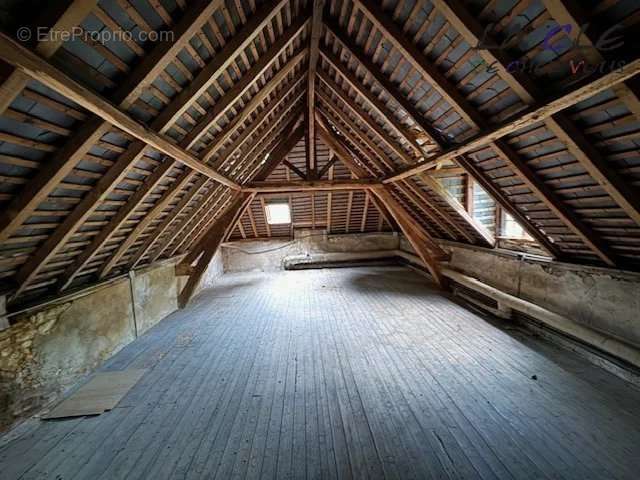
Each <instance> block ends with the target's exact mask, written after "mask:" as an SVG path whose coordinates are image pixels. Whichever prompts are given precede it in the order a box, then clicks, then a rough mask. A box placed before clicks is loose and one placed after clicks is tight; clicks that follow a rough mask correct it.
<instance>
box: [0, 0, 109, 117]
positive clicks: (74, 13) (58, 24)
mask: <svg viewBox="0 0 640 480" xmlns="http://www.w3.org/2000/svg"><path fill="white" fill-rule="evenodd" d="M56 3H57V4H56V5H55V7H56V9H57V10H58V11H57V12H52V11H47V12H46V14H47V17H48V18H46V21H48V22H50V25H41V26H39V27H40V28H39V30H38V31H41V30H42V27H44V28H47V29H48V31H50V32H55V35H47V36H46V37H45V38H44V39H43V40H41V41H39V42H38V43H37V44H36V46H35V48H34V49H35V51H36V52H37V53H38V55H40V56H42V57H43V58H51V57H52V56H53V55H54V54H55V53H56V52H57V51H58V49H59V48H60V47H61V46H62V39H63V38H65V34H70V33H71V31H72V29H73V28H74V27H75V26H77V25H79V24H80V23H81V22H82V21H83V20H84V19H85V18H86V17H87V15H89V13H91V11H92V10H93V9H94V8H95V7H96V5H97V4H98V0H65V1H64V2H56ZM51 7H52V5H49V6H48V8H49V10H51ZM45 10H46V9H45ZM43 13H44V12H43ZM52 20H53V21H52ZM29 80H30V77H29V76H27V75H25V74H24V73H22V72H21V71H20V70H13V71H12V72H11V73H10V74H9V75H8V76H7V78H6V79H5V80H4V82H2V85H0V114H2V113H4V112H5V111H6V110H7V108H9V105H11V103H12V102H13V101H14V100H15V99H16V98H17V97H18V95H20V93H21V92H22V91H23V90H24V89H25V88H26V86H27V84H28V83H29Z"/></svg>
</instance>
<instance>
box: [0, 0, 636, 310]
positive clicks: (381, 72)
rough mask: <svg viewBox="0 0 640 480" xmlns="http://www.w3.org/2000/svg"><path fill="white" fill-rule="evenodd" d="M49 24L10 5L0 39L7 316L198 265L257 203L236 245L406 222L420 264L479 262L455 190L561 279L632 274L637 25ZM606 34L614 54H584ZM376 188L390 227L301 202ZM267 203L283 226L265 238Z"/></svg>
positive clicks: (358, 13) (194, 10)
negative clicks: (466, 250) (212, 235)
mask: <svg viewBox="0 0 640 480" xmlns="http://www.w3.org/2000/svg"><path fill="white" fill-rule="evenodd" d="M50 3H51V5H50V9H51V11H50V12H44V14H43V20H41V21H39V25H44V26H48V27H51V28H52V30H54V31H55V30H67V31H73V32H74V35H73V36H72V38H66V39H65V40H64V41H57V42H46V41H41V42H38V41H37V39H34V38H32V39H30V40H29V41H23V40H24V39H23V38H20V39H16V35H18V33H17V32H18V29H17V27H18V26H20V25H23V23H21V17H25V16H27V17H28V15H26V12H24V11H23V10H22V9H21V6H20V5H21V4H20V3H19V2H15V4H14V5H12V4H11V2H9V3H8V7H7V8H8V9H9V10H11V15H8V16H7V17H6V18H7V20H6V22H5V23H6V25H5V27H4V28H5V32H6V34H5V35H4V36H3V37H2V38H1V39H0V58H2V59H3V60H4V61H5V64H4V68H3V74H4V79H3V89H2V91H1V92H0V109H1V111H2V112H3V113H2V116H1V117H0V182H1V184H0V207H1V213H0V255H1V257H0V279H1V281H2V284H3V291H5V292H8V293H9V294H10V298H11V300H12V301H13V302H20V301H22V300H23V299H28V298H33V297H36V296H42V295H51V294H60V293H64V292H66V291H69V290H71V289H73V288H77V287H81V286H83V285H86V284H89V283H92V282H96V281H98V280H102V279H106V278H111V277H113V276H116V275H119V274H122V273H126V272H127V271H128V270H130V269H132V268H134V267H137V266H141V265H145V264H149V263H153V262H155V261H158V260H161V259H166V258H172V257H175V256H177V255H181V254H184V253H187V252H190V251H191V250H192V248H193V247H194V245H197V244H198V242H199V241H200V240H201V239H202V238H203V237H204V236H206V235H207V232H208V231H209V229H210V228H212V226H213V225H215V224H216V221H218V219H220V218H221V217H222V216H223V214H224V212H225V211H226V209H227V208H228V207H229V206H230V205H231V204H233V202H234V201H235V199H236V198H237V196H238V194H239V192H240V191H241V190H242V189H246V188H258V184H259V185H262V186H264V184H268V183H272V184H275V183H278V184H286V183H290V184H291V188H290V191H289V192H286V193H277V194H266V193H265V194H258V195H257V196H256V197H255V198H253V200H252V202H251V203H249V204H247V206H246V210H245V211H244V213H243V214H242V215H241V216H240V217H239V221H238V223H237V224H236V226H235V228H232V230H231V233H230V238H231V239H241V238H256V237H257V238H261V237H265V236H267V237H269V236H289V235H291V228H295V227H296V226H300V227H302V226H304V227H311V228H326V229H328V230H329V231H331V232H334V233H341V232H369V231H385V230H398V229H399V228H400V229H402V222H400V224H399V223H397V222H396V220H394V218H392V217H393V216H394V215H393V214H394V213H395V212H396V207H397V208H400V209H402V211H403V212H405V213H406V217H403V218H404V220H405V221H410V223H412V224H414V225H415V227H414V228H416V229H417V231H418V232H419V236H420V238H422V239H423V240H425V241H426V240H427V239H446V240H450V241H455V242H463V243H469V244H475V245H481V246H487V247H491V246H493V245H494V238H493V237H492V235H491V234H490V233H489V232H487V231H486V230H485V229H484V228H483V227H482V226H481V225H479V224H478V222H476V221H475V220H474V219H473V218H472V217H471V216H470V215H469V213H468V211H467V210H466V209H465V207H464V206H463V205H461V204H460V202H458V201H457V200H456V199H455V198H453V196H452V195H451V194H450V193H449V192H448V191H447V190H445V189H444V188H443V187H442V184H441V183H440V181H439V180H438V177H437V175H436V173H437V172H438V171H440V170H439V169H442V168H447V167H456V168H458V167H461V168H462V169H463V172H464V173H463V175H464V176H465V177H469V178H473V179H474V180H475V182H477V183H478V184H479V185H480V186H482V187H483V188H484V189H485V190H486V191H487V193H489V195H491V196H492V197H493V198H494V199H495V201H496V203H497V204H498V205H499V206H500V207H501V208H502V209H504V211H505V212H508V213H510V214H511V215H512V216H513V217H514V218H515V219H516V220H517V221H518V222H520V224H521V225H522V226H523V227H524V228H525V229H526V230H527V231H528V232H529V234H530V235H531V236H532V237H533V238H534V239H535V240H536V241H537V242H538V243H539V245H540V246H541V247H542V248H544V249H546V250H547V251H548V252H549V254H551V255H552V256H553V257H555V258H556V259H558V260H563V261H568V262H576V263H587V264H594V265H603V266H610V267H615V268H621V269H631V270H637V269H638V268H639V265H640V201H639V192H638V185H639V184H640V156H639V153H638V146H639V143H638V141H639V140H638V138H639V137H638V135H639V134H640V124H639V123H638V115H640V102H639V101H638V92H639V91H640V90H639V88H638V84H637V83H638V82H637V80H636V78H635V77H634V75H635V73H636V72H637V71H638V61H637V59H636V58H635V57H634V55H637V52H638V51H640V50H638V49H637V48H636V49H634V48H633V44H632V42H633V40H632V39H633V38H635V37H633V35H631V32H632V31H633V28H634V26H635V25H636V23H637V22H638V20H639V19H640V13H639V12H640V6H634V5H632V4H633V2H621V1H620V2H618V1H606V2H605V1H602V2H588V5H586V4H585V5H581V6H576V5H574V3H575V2H569V1H558V0H544V1H542V2H539V1H530V0H520V1H513V2H496V1H493V0H488V1H487V0H468V1H462V0H455V1H446V2H445V1H442V0H433V1H431V2H430V1H419V0H418V1H416V0H407V1H383V2H360V1H355V2H354V1H350V0H328V1H326V2H324V1H317V0H314V1H303V0H280V1H265V2H259V1H241V0H226V1H222V0H213V1H199V0H192V1H187V0H177V1H176V2H175V3H173V2H151V1H148V0H137V1H135V2H134V1H130V0H109V1H106V0H104V1H93V2H92V1H79V0H77V1H70V0H68V1H60V2H50ZM12 22H13V23H12ZM29 22H32V20H31V19H29ZM584 23H590V25H592V27H591V28H590V29H588V30H587V32H586V33H585V34H584V35H582V36H581V37H580V42H582V43H581V44H582V45H586V47H585V48H575V47H574V45H573V44H572V40H575V38H577V35H578V32H579V25H582V24H584ZM613 25H620V28H619V29H617V30H616V31H618V32H620V33H621V36H622V38H623V39H624V41H623V42H621V43H622V45H621V46H619V48H616V49H613V50H607V51H600V50H598V49H596V48H594V47H593V44H595V43H596V42H597V39H598V35H599V34H600V33H601V32H602V31H603V30H605V29H606V28H608V27H610V26H613ZM74 26H79V27H80V28H73V27H74ZM72 28H73V30H72ZM87 32H89V33H91V32H93V35H88V34H86V33H87ZM96 32H98V33H100V35H97V34H96ZM161 34H163V35H161ZM149 38H152V39H154V38H156V39H157V40H156V41H151V40H148V39H149ZM481 42H482V43H481ZM489 42H491V44H492V45H493V48H491V49H487V48H485V47H486V44H487V43H489ZM497 46H499V48H498V47H497ZM476 47H478V48H476ZM514 62H515V63H514ZM589 66H602V68H599V69H596V70H595V71H594V72H591V71H590V70H589V69H588V67H589ZM554 102H555V103H554ZM367 179H369V180H371V181H374V182H384V186H382V187H377V188H382V189H384V191H385V192H386V194H385V195H387V194H388V196H386V197H385V198H386V199H387V201H390V202H393V204H394V205H395V207H394V208H391V209H388V208H387V207H386V206H385V205H383V204H381V203H384V202H382V200H381V199H380V197H379V196H378V195H375V194H374V193H372V191H370V190H369V189H368V188H361V189H351V190H349V191H342V190H335V191H328V190H327V189H325V190H322V189H320V188H317V189H315V190H305V191H303V190H301V189H298V188H297V187H296V185H303V184H305V182H306V183H307V186H309V185H308V184H309V182H311V183H313V182H315V184H316V186H317V185H319V184H320V183H322V184H324V185H325V186H328V185H330V184H331V182H347V183H348V182H349V181H350V180H354V181H355V180H367ZM256 182H257V183H256ZM356 187H357V185H356ZM301 188H302V187H301ZM336 188H337V187H336ZM352 188H354V187H353V186H352ZM276 197H278V198H280V199H285V200H286V201H288V202H290V204H291V206H292V212H293V217H294V218H293V224H294V225H293V226H287V227H282V226H273V227H270V226H269V225H267V223H266V220H265V218H264V202H265V201H268V199H269V198H276ZM405 213H403V215H404V214H405ZM405 233H406V232H405Z"/></svg>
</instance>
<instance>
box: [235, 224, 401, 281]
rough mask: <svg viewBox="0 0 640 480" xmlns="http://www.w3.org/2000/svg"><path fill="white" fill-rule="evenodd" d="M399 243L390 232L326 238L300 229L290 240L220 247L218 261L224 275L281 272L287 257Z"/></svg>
mask: <svg viewBox="0 0 640 480" xmlns="http://www.w3.org/2000/svg"><path fill="white" fill-rule="evenodd" d="M399 244H400V239H399V236H398V235H396V234H393V233H374V234H358V235H349V234H347V235H327V234H326V233H324V232H319V231H315V232H312V231H310V230H301V231H296V238H295V240H294V241H290V240H267V241H263V240H261V241H244V242H237V243H235V244H234V245H232V246H224V247H223V248H222V259H223V265H224V271H225V272H251V271H259V272H268V271H276V270H283V269H284V263H285V261H286V259H287V258H291V257H313V256H314V254H325V253H359V252H377V251H384V250H389V251H393V250H396V249H397V248H398V247H399ZM258 252H264V253H258Z"/></svg>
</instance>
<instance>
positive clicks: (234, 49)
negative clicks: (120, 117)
mask: <svg viewBox="0 0 640 480" xmlns="http://www.w3.org/2000/svg"><path fill="white" fill-rule="evenodd" d="M272 15H273V13H272V12H271V11H268V12H267V11H266V10H263V13H262V14H261V15H258V17H257V18H256V19H257V20H258V21H259V22H258V23H259V24H260V23H262V22H264V20H265V19H268V18H271V16H272ZM303 26H304V21H299V22H297V23H294V24H293V26H292V27H291V28H290V29H289V30H287V31H285V33H284V34H283V36H282V37H281V38H280V39H279V40H278V41H277V42H276V43H275V44H274V46H273V47H272V48H271V49H270V50H269V51H268V52H267V53H268V54H274V55H276V54H280V53H281V52H282V50H283V49H284V48H285V47H286V46H287V45H289V42H290V41H291V40H292V38H294V37H295V35H297V34H298V33H299V32H300V29H301V28H302V27H303ZM190 31H192V30H190ZM255 35H257V32H255V31H253V30H247V29H244V30H242V31H241V32H240V33H239V34H238V36H239V37H240V40H241V41H237V42H235V43H232V42H230V43H228V44H227V45H225V47H224V48H223V50H222V51H221V52H220V53H219V55H217V56H216V57H215V59H214V60H213V61H212V62H211V63H210V64H209V65H207V66H206V67H205V69H203V70H202V71H201V72H200V73H199V74H198V75H197V76H196V78H195V79H194V84H197V85H204V86H208V85H209V84H210V83H211V82H212V81H213V80H212V78H213V79H215V78H216V77H217V76H218V75H220V73H221V72H222V69H223V68H226V67H227V66H228V65H229V63H230V62H231V61H232V60H233V59H235V58H236V57H237V55H238V53H239V50H238V49H239V48H241V47H242V46H244V45H245V44H246V42H247V41H248V39H251V38H253V37H254V36H255ZM267 57H269V55H265V57H264V58H267ZM271 62H272V59H271V58H270V57H269V58H268V62H266V63H265V62H259V63H257V64H256V65H258V66H259V70H261V71H263V70H264V69H265V68H266V67H265V65H267V66H268V65H270V64H271ZM214 67H215V68H214ZM251 73H252V74H255V73H257V72H256V71H254V72H251ZM255 80H256V78H255V77H254V76H245V77H243V78H242V79H241V81H239V82H238V84H242V86H243V88H242V89H239V91H238V92H234V93H235V94H236V95H238V96H240V95H241V94H242V93H244V92H245V91H246V88H248V86H249V85H252V84H253V82H255ZM238 84H236V85H238ZM201 90H202V88H200V89H192V90H190V92H191V93H192V94H194V95H196V94H198V92H200V91H201ZM185 92H186V89H185V90H183V91H182V92H181V93H180V95H179V96H178V97H176V98H175V99H173V100H172V102H171V103H170V104H169V105H168V106H167V108H165V110H163V112H174V113H175V112H177V111H179V110H180V109H181V108H183V102H185V101H186V102H187V103H191V102H192V101H193V100H194V98H193V97H189V98H187V97H186V96H185ZM233 101H235V98H232V97H231V95H230V96H229V97H227V98H226V99H225V102H221V103H223V104H224V105H226V107H225V108H219V109H218V110H219V111H220V112H222V113H224V111H225V110H226V109H227V108H228V107H229V106H230V105H231V104H232V103H233ZM217 105H218V104H217ZM171 118H174V116H173V115H163V114H161V115H160V116H159V117H158V118H157V119H156V120H154V122H153V124H152V127H154V128H157V129H158V130H159V131H166V129H167V128H168V127H169V126H170V125H168V124H166V123H164V122H165V121H167V119H171ZM207 120H208V119H206V120H200V123H202V122H205V121H207ZM201 131H202V130H201ZM198 139H199V136H197V135H192V136H187V137H186V138H184V139H183V140H182V141H181V142H180V145H181V146H182V147H183V148H186V149H189V148H192V146H193V145H194V143H195V142H196V141H197V140H198ZM142 151H143V150H142V148H141V146H139V147H133V152H132V155H134V156H133V160H135V159H137V158H138V156H137V155H136V154H141V153H142ZM129 163H132V162H131V161H129ZM126 165H127V163H126V162H125V165H123V166H126ZM173 166H175V164H174V163H172V162H165V163H164V164H163V166H161V167H159V169H160V172H159V173H161V174H164V173H167V172H169V170H170V169H171V168H172V167H173ZM118 171H120V172H121V175H124V174H125V173H126V168H120V169H118ZM187 174H188V177H187V178H186V179H185V180H186V182H189V181H190V180H191V179H192V178H193V177H194V176H195V175H196V174H197V172H196V171H195V170H191V171H190V172H187ZM160 177H162V175H160ZM159 180H160V178H158V180H157V181H159ZM119 181H120V177H117V178H116V179H115V180H114V182H112V183H110V184H108V187H107V188H105V189H104V193H105V194H106V193H107V192H108V191H109V190H110V189H111V188H112V186H113V185H115V184H117V183H118V182H119ZM155 186H157V182H145V184H144V186H143V187H142V188H140V189H138V190H137V191H136V195H134V196H133V197H131V198H130V199H129V201H128V202H127V206H126V210H124V211H122V210H121V211H122V214H121V213H120V212H119V214H118V216H117V217H115V218H114V219H112V221H111V222H110V223H109V225H108V226H107V227H106V228H105V229H103V230H102V231H101V232H100V234H99V235H98V236H97V237H96V238H94V239H93V241H92V243H91V245H90V246H89V247H88V248H87V249H85V250H84V251H83V252H82V254H81V256H80V257H79V258H78V259H76V261H74V263H73V264H72V265H70V266H69V267H68V268H67V270H66V271H65V273H64V276H63V279H62V283H63V284H65V285H68V284H69V283H70V282H71V281H72V280H73V278H74V277H75V275H76V274H77V273H78V272H79V271H80V270H81V269H82V268H83V266H84V265H86V263H88V262H89V261H91V258H92V257H93V255H95V254H96V253H97V252H98V251H99V250H100V248H101V247H102V246H103V245H104V244H105V242H106V241H108V240H109V238H110V236H111V235H112V234H113V233H114V232H116V231H117V230H118V228H119V227H120V226H121V225H122V223H123V222H125V221H126V220H127V218H128V216H129V215H130V214H131V213H133V212H134V211H135V210H136V209H137V208H138V205H139V204H140V202H142V201H143V200H144V199H145V198H146V197H147V195H148V194H150V193H151V192H152V191H153V189H154V188H155ZM176 187H177V185H176ZM178 191H179V189H175V188H174V189H172V190H171V191H170V192H168V193H167V192H165V196H170V195H171V194H175V193H178ZM156 211H157V210H156ZM89 213H90V209H87V211H86V213H85V215H84V216H86V214H89ZM129 238H131V236H129V237H128V239H129ZM126 243H130V242H126ZM121 254H122V253H121V252H118V257H119V256H120V255H121ZM111 264H112V263H111ZM108 265H109V264H108ZM109 266H110V265H109ZM108 270H109V269H107V273H108ZM103 272H104V270H103Z"/></svg>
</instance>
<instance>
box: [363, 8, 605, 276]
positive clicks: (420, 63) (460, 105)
mask: <svg viewBox="0 0 640 480" xmlns="http://www.w3.org/2000/svg"><path fill="white" fill-rule="evenodd" d="M356 3H357V5H358V8H359V9H362V10H363V11H364V12H365V14H367V18H368V19H369V20H370V21H372V22H373V23H374V25H375V26H376V27H377V28H378V29H379V30H380V31H382V32H383V34H384V35H385V38H387V39H389V40H390V41H391V42H392V44H393V45H394V47H395V48H397V49H398V50H399V51H400V52H401V53H402V54H403V56H404V58H405V60H407V61H409V62H410V63H411V65H412V66H413V67H414V68H415V69H416V70H417V71H418V72H420V73H421V75H422V76H423V77H424V78H427V79H428V80H429V81H430V83H431V85H432V87H433V88H435V89H436V90H437V91H438V92H439V93H440V95H442V97H443V98H445V99H446V100H447V101H448V102H449V104H450V105H452V106H454V107H455V108H456V111H457V113H459V114H460V115H462V117H463V119H464V120H465V121H466V122H467V124H468V125H469V126H470V127H471V128H473V129H476V130H480V131H486V130H487V129H488V128H489V124H488V122H487V121H486V120H485V119H484V118H483V117H482V115H480V114H479V112H478V111H477V110H476V109H475V108H474V107H473V106H472V105H471V104H470V103H469V102H468V101H467V100H466V99H465V98H464V96H462V94H460V92H459V91H458V90H457V89H456V88H455V86H454V85H453V84H452V83H450V82H449V80H448V79H447V78H446V77H445V76H444V75H442V74H441V73H440V72H439V71H438V70H437V69H435V68H433V66H432V65H431V64H430V63H429V62H428V61H427V60H426V58H425V57H424V56H423V55H422V53H421V52H420V51H419V50H418V49H416V47H415V46H414V45H413V44H412V43H411V42H408V41H407V40H406V38H405V37H404V36H403V35H402V32H401V31H399V29H398V27H397V26H396V25H395V24H394V22H393V21H392V20H390V19H389V18H388V17H387V15H386V14H385V13H384V12H383V11H382V10H381V9H380V8H378V7H376V6H375V5H373V4H368V5H367V6H366V7H365V6H364V5H363V4H362V3H361V2H356ZM505 68H506V67H505ZM519 85H520V84H519ZM521 90H522V89H521ZM489 145H490V146H491V147H492V149H493V150H495V151H497V152H498V153H499V155H501V156H502V157H503V158H505V159H508V161H509V163H510V165H512V166H513V167H514V170H515V171H516V173H518V175H519V176H520V177H521V178H522V179H523V180H524V181H525V182H527V183H528V185H530V186H533V187H535V190H534V191H535V193H536V195H537V196H538V198H540V199H541V200H543V201H544V202H545V203H546V204H547V206H549V207H550V208H551V209H552V211H554V213H556V214H557V215H558V216H559V218H561V219H562V220H563V222H564V223H565V224H566V225H567V226H569V227H570V228H571V229H572V230H573V231H574V232H575V233H576V234H577V235H578V236H579V237H580V238H581V240H582V241H583V242H584V243H585V245H587V246H589V247H590V248H591V250H593V252H594V253H595V254H596V255H598V256H599V257H600V258H601V259H602V260H603V261H604V262H605V263H607V264H609V265H612V266H613V265H615V261H614V260H613V257H612V255H611V253H610V252H609V251H608V249H607V248H606V246H605V245H604V244H603V243H602V242H601V241H600V240H598V239H597V238H598V235H596V233H595V232H594V231H593V230H592V229H591V228H590V227H588V226H587V225H586V224H585V223H583V222H582V221H581V220H580V219H579V218H577V217H576V216H575V215H573V214H572V212H571V211H570V210H569V209H568V208H567V207H566V206H565V205H564V204H563V203H562V202H561V201H560V199H559V198H558V197H557V196H556V195H555V194H554V193H553V192H552V191H551V190H550V189H548V188H545V186H544V185H542V184H541V182H540V180H539V179H538V178H537V177H536V176H535V175H534V174H533V173H532V172H530V171H528V170H526V171H523V169H524V168H525V165H524V162H522V161H521V160H520V159H519V158H518V156H517V155H516V154H515V153H514V152H512V151H511V150H510V148H509V146H508V145H507V144H506V143H505V142H503V141H502V140H500V139H496V140H494V141H493V142H491V143H490V144H489Z"/></svg>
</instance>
